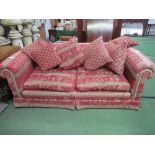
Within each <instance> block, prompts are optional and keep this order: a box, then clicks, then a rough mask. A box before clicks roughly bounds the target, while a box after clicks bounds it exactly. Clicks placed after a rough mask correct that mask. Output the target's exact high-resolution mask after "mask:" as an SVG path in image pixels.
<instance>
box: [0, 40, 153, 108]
mask: <svg viewBox="0 0 155 155" xmlns="http://www.w3.org/2000/svg"><path fill="white" fill-rule="evenodd" d="M87 45H88V43H86V44H85V43H79V44H78V45H77V47H78V48H79V50H80V49H81V50H82V49H83V48H84V47H85V46H87ZM54 46H55V44H54ZM58 46H60V45H58ZM62 70H63V69H51V70H47V71H41V70H40V69H38V67H36V64H34V63H33V62H32V61H31V59H30V58H29V57H28V56H27V55H25V54H24V53H22V52H21V51H19V52H17V53H15V54H13V55H12V56H10V57H8V58H7V59H6V60H4V61H3V62H2V63H0V76H1V77H3V78H5V79H7V80H8V84H9V86H10V88H11V91H12V93H13V102H14V105H15V107H59V108H67V109H74V108H76V109H82V108H127V109H139V108H140V106H141V95H142V93H143V90H144V80H146V79H149V78H151V77H152V76H153V75H154V73H155V64H154V63H153V62H152V61H151V60H150V59H149V58H147V57H146V56H145V55H144V54H142V53H141V52H140V51H137V50H135V49H134V48H128V50H127V56H126V61H125V69H124V74H123V75H122V76H120V75H117V74H115V73H114V72H112V71H110V70H108V69H102V68H100V69H97V70H94V71H86V70H85V69H84V68H83V67H78V68H77V69H73V70H63V71H62ZM36 79H39V80H42V81H43V83H44V84H43V85H42V84H41V85H40V86H38V85H37V87H38V88H41V89H37V88H36V85H33V86H32V85H31V84H32V83H31V84H30V85H27V86H26V83H28V82H29V81H30V82H31V81H33V80H36ZM90 79H91V80H90ZM51 81H54V83H55V84H58V85H57V86H56V85H55V86H54V87H51V83H50V82H51ZM64 81H65V82H66V83H67V85H66V86H67V87H65V88H64V87H62V85H63V84H64ZM92 81H93V83H95V85H92ZM89 82H90V83H91V85H89V84H88V83H89ZM100 82H101V83H102V84H101V85H100V84H98V83H100ZM49 83H50V85H48V84H49ZM60 83H61V84H60ZM66 83H65V84H66ZM73 83H74V84H73ZM107 83H109V84H108V85H107ZM111 83H115V85H111ZM120 83H121V84H122V83H123V85H120ZM46 84H47V85H46ZM81 86H82V87H81ZM83 86H84V87H83ZM28 87H29V88H28ZM25 88H27V89H25ZM35 88H36V89H35ZM42 88H48V90H47V89H46V90H45V89H42ZM85 88H87V90H85ZM92 88H93V89H94V90H93V89H92ZM50 89H51V90H50Z"/></svg>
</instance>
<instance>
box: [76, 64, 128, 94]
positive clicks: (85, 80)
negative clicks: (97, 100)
mask: <svg viewBox="0 0 155 155" xmlns="http://www.w3.org/2000/svg"><path fill="white" fill-rule="evenodd" d="M76 88H77V90H78V91H98V90H104V91H122V92H124V91H125V92H128V91H129V90H130V84H129V82H128V81H127V80H126V78H125V77H124V75H117V74H115V73H114V72H112V71H110V70H109V69H107V68H101V69H97V70H95V71H88V70H85V69H84V68H83V67H80V68H78V72H77V83H76Z"/></svg>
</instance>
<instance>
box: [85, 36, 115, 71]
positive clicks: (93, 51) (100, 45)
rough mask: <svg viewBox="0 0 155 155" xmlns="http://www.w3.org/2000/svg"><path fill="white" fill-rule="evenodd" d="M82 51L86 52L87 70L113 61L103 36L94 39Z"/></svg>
mask: <svg viewBox="0 0 155 155" xmlns="http://www.w3.org/2000/svg"><path fill="white" fill-rule="evenodd" d="M82 52H83V53H84V67H85V69H87V70H95V69H97V68H100V67H101V66H104V65H105V64H107V63H110V62H112V61H113V60H112V58H111V57H110V55H109V53H108V51H107V49H106V47H105V43H104V42H103V38H102V37H99V38H97V39H95V40H94V41H92V42H91V43H90V44H88V45H87V46H86V47H85V48H84V49H83V50H82Z"/></svg>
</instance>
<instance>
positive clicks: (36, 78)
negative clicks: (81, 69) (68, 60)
mask: <svg viewBox="0 0 155 155" xmlns="http://www.w3.org/2000/svg"><path fill="white" fill-rule="evenodd" d="M76 72H77V71H76V70H62V69H52V70H48V71H44V72H42V71H41V70H40V69H39V68H36V69H35V70H34V71H33V72H32V74H31V75H30V76H29V78H28V79H27V81H26V82H25V83H24V89H25V90H51V91H63V92H70V91H73V90H74V89H75V79H76Z"/></svg>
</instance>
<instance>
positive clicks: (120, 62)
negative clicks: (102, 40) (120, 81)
mask: <svg viewBox="0 0 155 155" xmlns="http://www.w3.org/2000/svg"><path fill="white" fill-rule="evenodd" d="M105 46H106V48H107V50H108V52H109V54H110V56H111V58H112V59H113V61H112V62H111V63H109V64H107V67H108V68H110V69H111V70H112V71H114V72H115V73H117V74H119V75H123V73H124V64H125V59H126V55H127V43H126V42H122V43H121V44H118V45H116V44H114V43H113V41H109V42H108V43H107V44H106V45H105Z"/></svg>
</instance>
